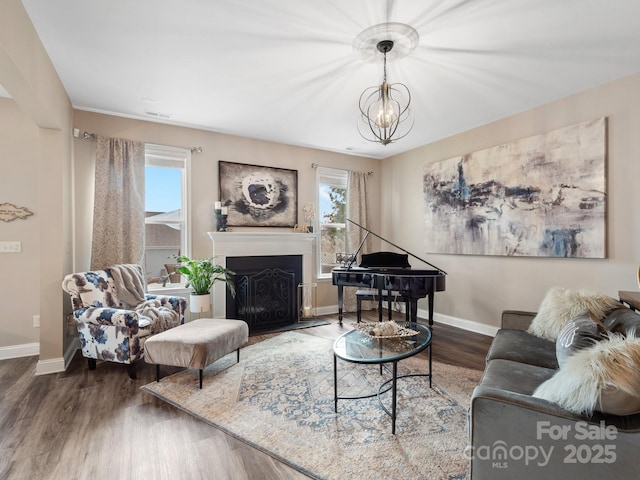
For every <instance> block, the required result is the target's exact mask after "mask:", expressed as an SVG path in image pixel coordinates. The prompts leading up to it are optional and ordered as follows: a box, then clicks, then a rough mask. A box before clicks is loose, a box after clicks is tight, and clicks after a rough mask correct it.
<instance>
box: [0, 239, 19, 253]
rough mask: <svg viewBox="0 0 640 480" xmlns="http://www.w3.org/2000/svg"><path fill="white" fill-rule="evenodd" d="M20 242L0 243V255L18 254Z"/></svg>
mask: <svg viewBox="0 0 640 480" xmlns="http://www.w3.org/2000/svg"><path fill="white" fill-rule="evenodd" d="M21 251H22V242H0V253H20V252H21Z"/></svg>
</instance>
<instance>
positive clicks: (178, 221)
mask: <svg viewBox="0 0 640 480" xmlns="http://www.w3.org/2000/svg"><path fill="white" fill-rule="evenodd" d="M190 160H191V152H190V151H189V150H187V149H184V148H176V147H167V146H162V145H149V144H147V145H145V185H144V191H145V270H146V273H147V284H148V285H153V284H162V283H163V282H164V283H180V275H179V274H176V273H174V271H173V265H174V264H176V263H177V262H176V259H175V258H174V255H189V250H190V242H189V228H188V227H189V226H188V218H189V214H188V195H187V194H188V189H187V178H188V175H187V168H188V166H189V163H190ZM152 288H153V287H151V289H152Z"/></svg>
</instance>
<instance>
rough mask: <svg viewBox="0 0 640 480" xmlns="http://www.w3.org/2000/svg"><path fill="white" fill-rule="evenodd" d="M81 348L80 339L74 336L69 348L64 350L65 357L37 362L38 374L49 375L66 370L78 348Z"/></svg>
mask: <svg viewBox="0 0 640 480" xmlns="http://www.w3.org/2000/svg"><path fill="white" fill-rule="evenodd" d="M79 348H80V340H78V338H77V337H76V338H74V339H73V341H72V342H71V344H70V345H69V347H68V348H67V350H66V351H65V352H64V357H59V358H51V359H49V360H38V363H37V364H36V375H49V374H50V373H59V372H64V371H65V370H66V369H67V367H68V366H69V363H71V359H72V358H73V356H74V355H75V353H76V350H78V349H79Z"/></svg>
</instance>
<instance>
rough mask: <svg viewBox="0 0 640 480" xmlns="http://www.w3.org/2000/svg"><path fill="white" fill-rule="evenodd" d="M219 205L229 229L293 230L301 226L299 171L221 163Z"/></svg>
mask: <svg viewBox="0 0 640 480" xmlns="http://www.w3.org/2000/svg"><path fill="white" fill-rule="evenodd" d="M218 173H219V179H220V189H219V191H220V201H221V202H222V205H223V206H226V207H227V225H229V226H236V227H294V226H295V225H296V224H297V223H298V171H297V170H289V169H286V168H275V167H264V166H260V165H247V164H244V163H232V162H225V161H222V160H220V161H219V162H218Z"/></svg>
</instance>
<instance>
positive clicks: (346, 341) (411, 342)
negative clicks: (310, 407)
mask: <svg viewBox="0 0 640 480" xmlns="http://www.w3.org/2000/svg"><path fill="white" fill-rule="evenodd" d="M396 323H398V325H400V326H402V327H405V328H408V329H411V330H413V331H415V332H417V334H415V335H411V336H402V337H394V338H378V337H372V336H370V335H367V334H366V333H363V332H361V331H359V330H355V329H354V330H350V331H348V332H347V333H345V334H343V335H341V336H340V337H338V338H337V339H336V341H335V342H334V344H333V398H334V410H335V412H336V413H337V412H338V400H353V399H357V398H370V397H375V396H377V397H378V402H379V403H380V406H381V407H382V409H383V410H384V411H385V412H386V413H387V414H388V415H389V416H391V433H392V434H394V435H395V433H396V407H397V405H396V393H397V382H398V379H399V378H406V377H418V376H421V377H429V387H431V380H432V371H431V366H432V362H431V338H432V332H431V329H430V328H429V327H427V326H425V325H421V324H419V323H408V322H396ZM426 348H429V373H413V374H407V375H400V376H398V362H399V361H400V360H403V359H405V358H408V357H412V356H413V355H416V354H418V353H420V352H422V351H423V350H424V349H426ZM338 358H339V359H341V360H344V361H346V362H351V363H364V364H379V365H380V373H382V367H383V365H384V364H386V363H391V364H392V378H391V379H390V380H387V381H385V382H383V383H382V384H381V385H380V387H379V388H378V390H377V392H375V393H372V394H370V395H362V396H338ZM389 384H391V387H390V388H389ZM389 390H391V392H392V393H391V410H389V409H387V408H386V407H385V406H384V404H383V403H382V400H381V399H380V395H381V394H383V393H385V392H388V391H389Z"/></svg>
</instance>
